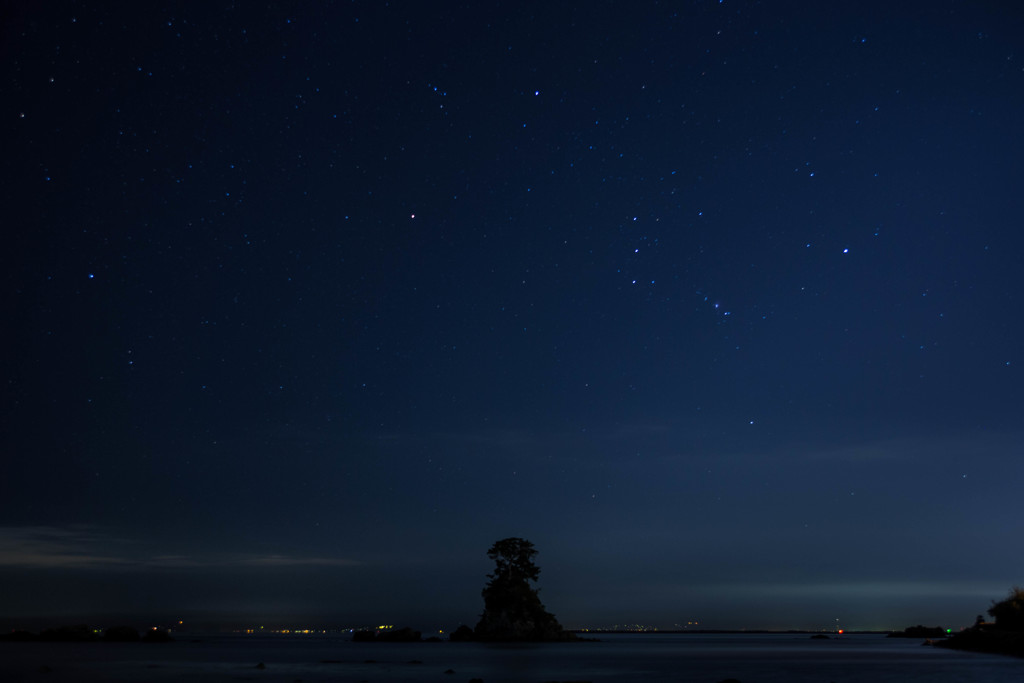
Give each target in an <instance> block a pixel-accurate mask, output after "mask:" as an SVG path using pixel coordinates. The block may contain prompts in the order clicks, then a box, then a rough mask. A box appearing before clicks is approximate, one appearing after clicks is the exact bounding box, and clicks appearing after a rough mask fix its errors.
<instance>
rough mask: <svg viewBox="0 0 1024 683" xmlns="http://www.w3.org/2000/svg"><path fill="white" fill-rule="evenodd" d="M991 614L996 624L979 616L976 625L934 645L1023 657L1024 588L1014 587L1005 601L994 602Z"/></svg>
mask: <svg viewBox="0 0 1024 683" xmlns="http://www.w3.org/2000/svg"><path fill="white" fill-rule="evenodd" d="M988 613H989V616H992V617H994V618H995V623H988V622H986V621H984V619H983V618H982V615H980V614H979V615H978V619H977V620H976V621H975V622H974V626H972V627H971V628H969V629H965V630H963V631H961V632H960V633H957V634H956V635H954V636H951V637H949V638H947V639H945V640H942V641H939V642H936V643H933V645H936V646H938V647H947V648H950V649H952V650H969V651H971V652H985V653H988V654H997V655H1010V656H1012V657H1024V588H1019V587H1016V586H1014V587H1013V588H1011V589H1010V595H1009V596H1007V598H1006V599H1005V600H1000V601H999V602H995V601H993V602H992V606H991V607H989V608H988Z"/></svg>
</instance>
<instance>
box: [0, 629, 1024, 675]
mask: <svg viewBox="0 0 1024 683" xmlns="http://www.w3.org/2000/svg"><path fill="white" fill-rule="evenodd" d="M730 678H732V679H736V680H738V681H741V683H783V682H785V683H801V682H806V683H811V682H814V683H829V682H830V681H833V682H835V683H843V682H844V681H846V682H852V681H871V682H873V683H886V682H892V683H896V682H899V683H907V682H914V681H920V682H922V683H923V682H925V681H928V682H930V683H947V682H948V683H952V682H954V681H956V682H957V683H970V682H972V681H977V682H978V683H999V682H1001V681H1006V682H1010V681H1014V682H1018V681H1021V680H1024V660H1021V659H1015V658H1010V657H1001V656H997V655H984V654H976V653H969V652H958V651H951V650H943V649H938V648H933V647H922V646H921V643H920V641H915V640H908V639H892V638H889V639H887V638H885V637H883V636H877V635H852V636H843V637H841V638H839V639H830V640H811V639H810V638H809V637H808V636H806V635H793V634H786V635H764V634H757V635H753V634H751V635H746V634H744V635H691V634H642V635H640V634H637V635H607V636H604V637H603V638H602V639H601V641H600V642H588V643H552V644H536V645H485V644H481V643H448V642H440V643H406V644H380V643H353V642H351V641H350V640H349V639H347V638H344V637H342V636H338V637H329V636H274V637H266V636H222V635H218V636H196V637H194V638H189V637H183V638H180V639H179V640H177V641H175V642H173V643H161V644H148V643H38V642H35V643H0V680H3V681H18V682H20V681H40V682H46V683H64V682H69V683H70V682H72V681H75V682H85V683H89V682H98V681H154V682H159V681H168V682H169V681H197V682H214V681H217V682H228V681H262V682H265V683H270V682H274V683H278V682H280V683H284V682H287V683H295V682H296V681H309V682H310V683H312V682H315V681H352V682H356V681H368V682H381V683H383V682H397V681H412V682H420V681H422V682H427V681H439V682H443V683H455V682H466V681H470V680H471V679H480V680H483V681H484V682H485V683H513V682H514V683H542V682H544V681H592V682H593V683H598V682H602V683H610V682H611V681H646V682H667V681H673V682H676V683H678V682H693V683H717V682H718V681H722V680H725V679H730Z"/></svg>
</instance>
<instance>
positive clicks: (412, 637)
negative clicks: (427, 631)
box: [352, 628, 423, 643]
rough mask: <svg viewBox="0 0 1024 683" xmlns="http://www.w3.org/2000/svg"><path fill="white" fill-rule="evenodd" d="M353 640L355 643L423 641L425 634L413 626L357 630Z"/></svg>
mask: <svg viewBox="0 0 1024 683" xmlns="http://www.w3.org/2000/svg"><path fill="white" fill-rule="evenodd" d="M352 641H353V642H355V643H420V642H423V634H422V633H421V632H420V631H415V630H413V629H411V628H400V629H389V630H385V631H356V632H355V633H353V634H352Z"/></svg>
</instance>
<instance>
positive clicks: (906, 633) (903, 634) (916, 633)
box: [888, 624, 949, 638]
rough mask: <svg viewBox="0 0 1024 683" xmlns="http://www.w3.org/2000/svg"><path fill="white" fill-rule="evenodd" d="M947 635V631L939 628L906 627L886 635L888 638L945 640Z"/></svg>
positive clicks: (919, 625)
mask: <svg viewBox="0 0 1024 683" xmlns="http://www.w3.org/2000/svg"><path fill="white" fill-rule="evenodd" d="M948 635H949V631H947V630H946V629H944V628H942V627H941V626H922V625H921V624H918V625H917V626H908V627H907V628H905V629H903V630H902V631H893V632H892V633H890V634H889V635H888V637H889V638H945V637H946V636H948Z"/></svg>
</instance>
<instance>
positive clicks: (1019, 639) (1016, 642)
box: [932, 627, 1024, 657]
mask: <svg viewBox="0 0 1024 683" xmlns="http://www.w3.org/2000/svg"><path fill="white" fill-rule="evenodd" d="M932 645H934V646H936V647H945V648H949V649H950V650H968V651H970V652H984V653H987V654H994V655H1009V656H1011V657H1024V631H1003V630H999V629H995V628H978V627H971V628H969V629H965V630H963V631H961V632H960V633H957V634H954V635H952V636H950V637H949V638H944V639H942V640H939V641H936V642H934V643H932Z"/></svg>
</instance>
